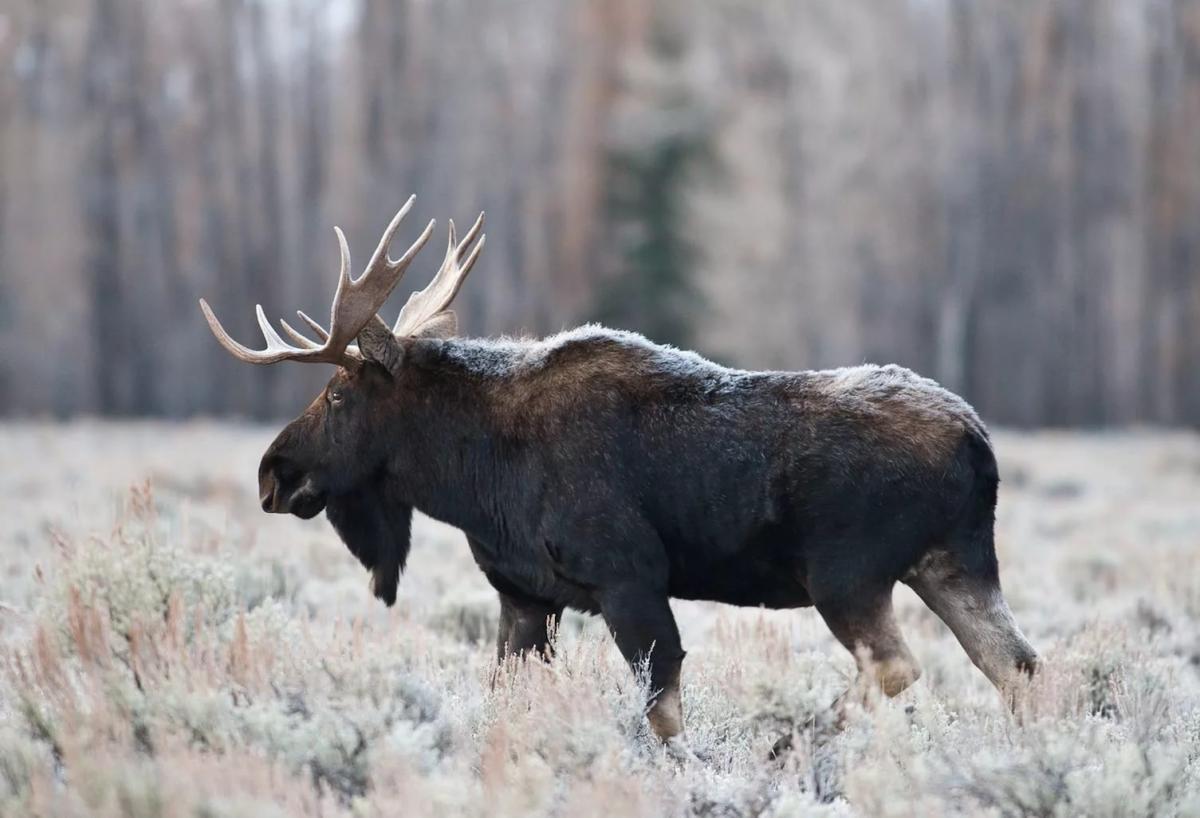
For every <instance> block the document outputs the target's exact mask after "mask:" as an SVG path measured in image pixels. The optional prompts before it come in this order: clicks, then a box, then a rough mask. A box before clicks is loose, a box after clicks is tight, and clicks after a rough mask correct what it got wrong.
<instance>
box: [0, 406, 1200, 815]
mask: <svg viewBox="0 0 1200 818" xmlns="http://www.w3.org/2000/svg"><path fill="white" fill-rule="evenodd" d="M270 437H271V430H268V429H263V428H256V427H233V426H217V425H197V424H193V425H188V426H164V425H148V424H142V425H111V424H91V423H79V424H73V425H70V426H54V425H48V424H47V425H42V424H20V425H9V426H5V427H0V451H3V452H4V453H5V461H6V462H5V465H6V467H7V468H6V469H5V470H4V473H3V476H2V477H0V479H2V480H3V481H4V482H3V485H2V486H0V488H2V489H3V492H2V494H0V496H2V497H3V498H4V500H3V502H4V504H5V505H4V507H3V509H2V511H3V517H4V519H5V520H6V524H5V527H4V528H3V530H2V531H0V576H2V577H3V579H2V584H0V605H2V607H0V639H2V640H3V646H2V650H3V653H2V658H3V664H2V667H0V815H5V816H16V815H55V816H59V815H66V816H72V815H80V816H85V815H86V816H93V815H95V816H116V815H122V816H126V815H127V816H159V815H163V816H191V815H204V816H218V815H220V816H224V815H247V816H263V815H293V814H300V815H303V814H311V815H322V816H337V815H381V816H384V815H388V816H390V815H400V814H402V815H405V816H420V815H426V814H428V815H488V816H493V815H498V816H504V815H542V814H546V815H566V816H576V815H578V816H588V815H597V816H599V815H605V816H608V815H621V816H625V815H630V816H634V815H663V814H665V815H684V814H697V815H712V816H742V815H747V816H748V815H771V816H783V815H818V816H820V815H831V816H832V815H839V816H840V815H914V816H937V815H961V814H983V815H1000V816H1008V815H1039V816H1041V815H1045V816H1051V815H1054V816H1057V815H1062V816H1075V815H1112V816H1126V815H1147V816H1160V815H1174V814H1178V815H1197V814H1200V627H1198V623H1200V438H1197V437H1196V436H1190V435H1184V434H1175V435H1167V434H1151V433H1123V434H1119V435H1104V436H1069V435H1002V436H1000V440H999V449H1000V454H1001V460H1002V466H1003V468H1004V472H1005V484H1004V488H1003V490H1002V500H1001V516H1000V530H999V543H1000V547H1001V549H1002V555H1001V561H1002V567H1003V575H1004V582H1005V587H1006V591H1007V594H1008V596H1009V598H1010V602H1011V604H1012V606H1013V608H1014V610H1015V612H1016V614H1017V617H1018V619H1019V620H1020V621H1021V623H1022V625H1023V626H1024V628H1025V630H1026V632H1027V633H1028V635H1029V636H1030V638H1031V639H1032V640H1033V642H1034V643H1035V644H1036V645H1037V646H1038V647H1039V649H1041V650H1042V652H1043V654H1044V656H1045V658H1046V660H1047V671H1046V673H1045V674H1044V675H1043V676H1042V677H1041V679H1040V680H1039V681H1038V683H1037V685H1036V687H1035V689H1034V690H1033V691H1032V698H1031V710H1032V712H1031V714H1030V716H1029V718H1028V719H1027V720H1026V721H1025V723H1024V724H1022V725H1017V724H1014V722H1013V721H1012V719H1010V718H1009V717H1008V716H1007V715H1006V713H1005V712H1004V711H1003V709H1002V707H1001V704H1000V702H999V699H998V697H997V696H996V694H995V693H994V692H993V691H992V690H991V688H990V687H989V686H988V685H987V683H986V681H985V680H984V679H983V677H982V676H981V675H980V674H979V673H978V672H977V671H976V670H975V669H974V668H973V667H971V665H970V663H969V662H968V660H967V659H966V657H965V655H964V654H963V653H962V651H961V650H960V649H959V648H958V647H957V645H956V644H955V643H954V642H953V639H952V637H951V636H950V635H949V633H948V631H946V629H945V628H944V627H943V626H942V625H941V624H940V623H939V622H938V621H937V620H936V619H934V617H933V616H932V615H931V614H929V613H928V612H927V611H926V610H925V609H924V608H922V607H921V606H920V604H919V603H918V602H916V600H915V598H914V597H913V596H912V595H911V594H910V593H908V592H907V590H901V591H897V598H898V604H899V609H900V615H901V618H902V622H903V625H904V628H905V630H906V632H907V634H908V636H909V641H910V643H911V644H912V646H913V648H914V651H915V652H916V653H917V655H918V657H919V658H920V660H921V662H922V665H923V667H924V669H925V676H924V678H923V679H922V680H921V682H920V683H919V684H918V685H917V686H916V687H915V688H914V689H912V690H911V691H909V692H906V693H905V694H904V695H903V696H901V697H900V698H899V699H897V700H896V701H894V702H887V703H884V704H882V705H881V706H880V707H878V708H877V709H876V710H875V711H874V712H873V713H862V714H859V715H857V716H856V717H855V718H853V719H852V721H851V724H850V725H849V727H848V729H847V730H846V731H845V732H843V733H842V734H840V735H836V736H828V735H816V734H814V733H813V732H812V731H811V730H810V729H809V728H808V727H807V726H806V725H807V724H808V722H809V721H810V719H811V717H812V716H813V714H815V713H818V712H820V711H821V710H822V708H824V707H825V706H826V705H827V703H828V702H829V701H830V700H831V699H832V698H833V697H834V695H836V694H837V693H838V692H839V690H840V689H841V687H842V686H843V685H844V684H845V680H846V677H847V676H848V675H849V673H850V671H851V668H852V663H851V661H850V658H849V657H848V656H847V655H846V654H845V653H844V652H843V651H842V650H841V649H840V648H838V647H836V645H835V644H834V643H833V640H832V638H831V637H830V636H829V635H828V633H827V632H826V631H825V629H824V627H823V626H822V625H821V624H820V622H819V620H818V618H817V617H816V615H815V614H814V613H813V612H812V611H795V612H759V611H747V610H736V609H732V608H726V607H722V606H716V605H705V604H697V603H678V604H676V606H675V608H676V612H677V615H678V617H679V619H680V625H681V629H682V631H683V633H684V641H685V645H686V646H687V647H688V649H689V651H690V652H689V655H688V661H687V663H686V664H685V669H684V674H685V678H684V695H685V707H686V712H687V718H688V729H689V735H690V742H691V746H692V747H693V749H694V750H695V752H696V754H697V756H698V758H697V759H696V760H693V761H690V762H687V763H681V762H679V761H677V760H675V759H673V758H671V757H668V756H667V755H666V754H665V753H663V752H662V750H661V749H660V748H659V747H658V745H657V744H656V743H655V742H654V741H652V740H651V739H650V737H649V736H648V735H647V731H646V727H645V725H644V723H643V719H642V717H641V707H640V702H641V701H642V690H640V689H639V687H638V685H637V683H636V682H635V681H634V679H633V678H632V677H631V676H630V674H629V673H628V672H627V670H626V669H625V667H624V666H623V664H622V662H621V660H620V657H619V656H618V655H617V653H616V651H615V649H614V648H613V647H612V646H611V644H610V641H611V640H609V639H608V638H607V636H606V635H605V634H604V632H603V628H602V627H601V626H600V624H599V623H598V622H595V621H592V620H587V619H584V618H582V617H576V616H572V617H569V618H568V619H567V621H566V622H564V623H563V626H562V628H561V634H560V655H559V657H558V660H557V661H556V662H555V663H554V664H553V665H552V666H550V667H545V666H541V665H531V666H521V665H512V666H509V667H506V668H504V670H503V671H502V672H500V673H498V674H497V673H496V672H495V671H494V669H493V667H492V647H491V639H492V633H493V629H494V626H495V617H496V604H495V601H494V599H493V598H492V594H491V593H490V592H489V590H488V588H487V586H486V584H485V582H484V581H483V578H482V577H481V576H480V575H479V573H478V571H477V570H476V569H475V568H474V566H473V564H472V563H471V560H470V556H469V554H468V552H467V549H466V546H465V543H463V542H461V540H460V537H459V535H458V534H457V533H455V532H453V531H451V530H449V529H446V528H445V527H442V526H439V525H437V524H435V523H432V522H429V521H427V520H423V521H421V522H420V523H419V524H418V525H417V527H416V533H415V537H416V540H417V543H416V546H415V548H414V552H413V557H412V559H411V561H410V568H409V572H408V575H407V576H406V577H405V578H404V580H403V582H402V585H401V601H400V603H398V605H397V607H396V608H395V609H394V610H392V611H386V610H385V609H384V608H383V607H382V606H381V605H379V604H378V603H377V602H375V601H374V600H372V599H371V598H370V596H369V594H368V592H367V589H366V583H367V579H366V575H365V573H364V572H363V571H362V570H361V569H360V568H359V567H358V565H357V563H356V562H354V560H353V559H352V558H351V557H350V555H349V554H348V553H347V552H346V551H345V549H344V548H343V547H342V546H341V545H340V544H339V543H338V542H337V541H336V538H335V536H334V534H333V532H332V530H331V529H330V528H329V526H328V525H327V524H326V523H324V522H323V521H313V522H310V523H302V522H300V521H297V520H292V519H283V518H279V517H267V516H265V515H263V514H261V513H260V512H258V511H257V508H256V504H255V491H254V487H253V479H254V473H255V466H256V462H257V458H258V455H259V453H260V452H261V450H262V448H263V447H264V446H265V444H266V442H267V441H268V440H269V439H270ZM131 487H132V489H131ZM793 733H794V740H793V750H792V751H791V752H790V753H789V754H788V755H787V756H786V757H785V758H784V759H783V760H782V761H780V762H773V761H771V760H769V751H770V748H771V746H772V745H773V744H774V742H775V741H776V740H777V739H779V738H780V737H781V736H783V735H789V734H793Z"/></svg>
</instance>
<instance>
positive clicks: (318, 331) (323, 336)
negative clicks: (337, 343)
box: [296, 310, 329, 341]
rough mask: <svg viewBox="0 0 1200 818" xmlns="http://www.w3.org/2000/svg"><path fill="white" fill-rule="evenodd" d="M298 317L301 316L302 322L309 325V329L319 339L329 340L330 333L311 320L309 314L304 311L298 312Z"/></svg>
mask: <svg viewBox="0 0 1200 818" xmlns="http://www.w3.org/2000/svg"><path fill="white" fill-rule="evenodd" d="M296 315H298V316H300V320H301V321H303V322H304V323H306V324H308V328H309V329H311V330H312V331H313V332H315V333H316V334H317V337H318V338H320V339H321V340H322V341H328V340H329V333H328V332H326V330H325V328H324V327H323V326H321V325H320V324H318V323H317V322H316V321H314V320H313V319H312V318H309V317H308V313H306V312H305V311H304V310H296Z"/></svg>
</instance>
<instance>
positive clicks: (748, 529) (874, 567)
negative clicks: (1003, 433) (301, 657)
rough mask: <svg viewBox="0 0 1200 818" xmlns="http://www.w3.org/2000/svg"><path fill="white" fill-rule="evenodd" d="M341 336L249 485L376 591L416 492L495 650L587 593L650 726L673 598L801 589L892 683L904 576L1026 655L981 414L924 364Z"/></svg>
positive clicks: (623, 341)
mask: <svg viewBox="0 0 1200 818" xmlns="http://www.w3.org/2000/svg"><path fill="white" fill-rule="evenodd" d="M359 345H360V347H361V349H362V352H363V354H364V356H365V358H366V360H365V362H364V363H362V364H361V365H359V366H356V367H353V368H350V369H340V370H339V371H338V372H337V374H335V376H334V378H333V379H332V380H331V381H330V384H329V386H328V387H327V388H326V390H325V392H324V393H323V394H322V396H321V397H320V398H319V399H318V401H316V402H315V403H314V404H313V405H312V406H311V407H310V408H309V409H308V410H307V411H306V412H305V413H304V414H303V415H301V417H300V418H298V419H297V420H296V421H294V422H293V423H292V424H291V425H290V426H289V427H288V428H287V429H285V430H284V431H283V432H282V433H281V434H280V436H279V438H278V439H277V440H276V442H275V443H274V444H272V446H271V448H270V449H269V450H268V452H267V453H266V455H264V458H263V463H262V467H261V469H260V481H261V488H262V492H263V504H264V508H267V509H268V510H273V511H290V512H292V513H296V514H299V515H300V516H304V517H311V516H313V515H315V514H316V513H318V512H319V511H320V510H321V509H322V508H325V509H327V510H328V514H329V517H330V519H331V520H332V521H333V522H334V525H335V527H336V528H337V530H338V532H339V534H340V535H341V536H342V538H343V539H344V540H345V541H346V543H347V545H348V546H349V547H350V549H351V550H352V551H353V552H354V553H355V554H356V555H357V556H358V557H359V559H360V560H362V561H363V563H364V564H365V565H367V567H369V568H371V569H372V571H373V572H374V575H375V579H374V587H375V593H376V595H378V596H380V597H381V598H383V599H384V600H385V601H386V602H388V603H389V604H390V603H391V602H392V601H394V599H395V587H396V583H395V580H396V578H397V577H398V574H399V572H400V571H401V570H402V568H403V566H404V561H405V556H406V555H407V552H408V547H409V538H408V534H409V532H408V520H409V515H410V514H411V510H412V509H413V508H416V509H419V510H421V511H422V512H424V513H426V514H428V515H430V516H432V517H434V518H436V519H440V520H443V521H445V522H447V523H449V524H451V525H454V526H456V527H458V528H461V529H462V530H463V531H465V532H466V534H467V537H468V542H469V544H470V547H471V551H472V554H473V555H474V557H475V560H476V562H477V563H478V564H479V566H480V567H481V568H482V569H483V571H484V572H485V573H486V575H487V577H488V579H489V581H490V582H491V583H492V584H493V585H494V586H495V587H496V589H497V591H498V592H499V593H500V597H501V620H500V621H501V628H500V633H499V635H498V639H497V642H498V650H499V652H500V654H501V655H503V654H504V653H505V652H506V651H513V652H523V651H537V652H539V653H541V654H543V655H548V654H549V652H550V637H549V634H548V631H547V626H546V622H547V619H548V618H549V619H554V618H557V617H558V616H559V615H560V614H561V612H562V610H563V609H564V608H565V607H572V608H577V609H580V610H584V611H589V612H592V613H599V614H601V615H603V616H604V618H605V620H606V621H607V623H608V625H609V627H610V629H611V630H612V632H613V634H614V636H615V638H616V640H617V644H618V646H619V647H620V648H621V650H622V652H623V653H624V654H625V655H626V657H627V658H628V659H629V660H630V661H631V662H635V663H636V662H640V661H642V660H644V659H646V658H647V657H649V659H650V667H651V684H652V686H653V687H654V688H655V690H656V691H658V692H659V693H661V697H660V698H656V699H655V704H654V706H653V709H652V713H651V716H652V718H651V723H652V725H653V726H654V728H655V730H656V731H657V732H659V734H660V735H663V736H664V737H670V736H671V735H673V734H674V733H676V732H678V730H680V729H682V723H681V713H682V711H681V709H680V704H679V702H680V699H679V696H678V683H679V674H680V668H681V665H682V660H683V656H684V652H683V649H682V646H681V645H680V643H679V635H678V631H677V629H676V627H675V623H674V620H673V618H672V616H671V611H670V607H669V606H668V604H667V601H668V599H669V598H670V597H672V596H674V597H682V598H691V599H711V600H717V601H723V602H729V603H733V604H738V605H765V606H769V607H781V608H782V607H799V606H806V605H815V606H816V607H817V609H818V611H819V612H820V613H821V615H822V616H823V617H824V618H825V620H826V622H827V623H828V624H829V626H830V628H831V629H832V630H833V632H834V634H835V635H836V636H837V637H838V638H839V639H840V640H841V641H842V643H843V644H845V645H846V647H847V648H848V649H850V650H852V651H853V652H855V654H856V656H857V657H858V658H859V661H860V667H861V668H862V669H863V672H864V674H873V675H869V676H868V675H865V676H864V678H868V677H869V678H872V679H874V680H875V682H874V683H876V684H878V685H880V686H881V687H882V688H883V690H884V692H885V693H887V694H888V695H895V694H896V693H898V692H900V691H901V690H903V689H904V687H906V686H908V685H909V684H911V683H912V682H913V681H915V680H916V678H917V676H918V675H919V673H920V670H919V668H917V666H916V663H915V661H914V660H913V658H912V655H911V653H910V652H909V651H908V648H907V646H906V645H905V644H904V641H903V637H902V636H901V635H900V632H899V629H898V628H897V627H896V623H895V620H894V618H893V616H892V613H891V589H892V586H893V585H894V583H895V582H897V581H900V580H904V581H906V582H909V583H910V584H912V585H913V587H914V588H916V589H917V591H918V593H920V594H921V596H922V597H923V598H924V599H925V600H926V601H927V602H928V603H929V604H930V606H931V607H932V608H933V609H934V610H935V611H936V612H937V613H938V614H939V615H941V616H942V617H943V618H945V619H946V620H947V622H948V624H950V626H951V627H952V628H953V629H954V631H955V633H956V634H957V635H958V636H959V638H960V640H962V641H963V644H964V646H965V647H966V649H967V652H968V653H969V654H970V655H971V657H972V659H974V660H975V662H976V664H978V665H979V666H980V667H981V668H982V669H983V670H984V671H985V672H986V673H987V674H988V675H989V677H990V678H992V680H993V681H994V682H996V683H997V685H998V686H1000V687H1001V688H1002V689H1005V690H1008V689H1009V688H1010V687H1011V680H1012V678H1013V674H1014V673H1015V672H1016V671H1017V670H1018V669H1020V668H1030V667H1032V665H1033V663H1034V662H1035V661H1036V654H1034V652H1033V650H1032V648H1030V647H1029V645H1028V643H1027V642H1026V641H1025V640H1024V637H1022V636H1021V634H1020V631H1019V630H1017V629H1016V626H1015V624H1014V623H1013V622H1012V618H1011V615H1010V614H1008V612H1007V607H1004V606H1003V598H1002V597H1001V596H1000V591H999V580H998V571H997V568H996V559H995V551H994V549H993V546H992V521H993V516H992V515H993V508H994V505H995V499H996V483H997V476H996V468H995V459H994V457H993V455H992V451H991V447H990V445H989V442H988V438H987V433H986V430H985V429H984V427H983V425H982V423H981V422H980V421H979V418H978V417H977V416H976V415H975V413H974V411H972V409H971V408H970V406H968V405H967V404H966V403H965V402H963V401H962V400H961V399H960V398H958V397H956V396H954V395H952V394H951V393H949V392H946V391H945V390H943V389H941V388H940V387H938V386H937V384H935V383H933V382H932V381H929V380H927V379H924V378H920V377H918V376H916V375H914V374H912V373H911V372H908V371H907V370H904V369H900V368H899V367H856V368H852V369H842V370H832V371H822V372H744V371H737V370H730V369H726V368H724V367H720V366H717V365H715V364H712V363H710V362H708V361H706V360H704V359H703V358H700V357H699V356H696V355H694V354H692V353H686V352H680V351H678V350H674V349H670V348H666V347H660V346H656V345H654V344H651V343H649V342H647V341H646V340H645V339H643V338H641V337H640V336H636V335H633V334H630V333H622V332H614V331H610V330H604V329H601V328H596V327H586V328H582V329H580V330H575V331H573V332H569V333H564V334H562V335H560V336H556V337H554V338H551V339H546V340H544V341H525V340H511V339H500V340H497V341H479V340H462V339H445V340H441V339H430V338H420V339H396V338H394V337H392V336H391V334H390V333H388V332H386V331H385V330H382V331H381V330H379V328H378V327H375V328H374V329H370V330H368V331H365V332H364V333H362V334H360V336H359ZM935 553H936V554H939V555H942V556H938V557H936V558H935V557H931V556H930V555H931V554H935ZM947 565H950V566H953V568H952V570H950V569H947V568H946V566H947ZM659 693H656V696H658V695H659Z"/></svg>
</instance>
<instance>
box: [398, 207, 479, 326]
mask: <svg viewBox="0 0 1200 818" xmlns="http://www.w3.org/2000/svg"><path fill="white" fill-rule="evenodd" d="M483 223H484V214H483V213H482V212H481V213H480V214H479V217H478V218H477V219H475V223H474V224H473V225H471V229H470V230H468V231H467V234H466V235H465V236H463V239H462V241H456V240H457V232H456V230H455V227H454V222H453V220H451V222H450V236H449V242H448V244H447V247H446V257H445V259H444V260H443V261H442V266H441V267H440V268H438V271H437V273H436V274H435V275H434V277H433V280H432V281H430V282H429V285H428V286H426V287H425V289H423V290H420V291H419V292H415V293H413V294H412V295H411V296H409V299H408V301H407V302H406V303H405V304H404V308H403V309H402V310H400V316H399V317H398V318H397V319H396V325H395V328H394V329H393V332H394V333H395V334H396V335H401V336H403V335H412V334H414V333H416V332H417V330H418V329H420V327H421V325H423V324H424V323H425V322H427V321H429V320H430V319H432V318H433V317H434V316H436V315H437V314H438V313H440V312H442V311H444V310H445V309H446V308H447V307H449V306H450V302H452V301H453V300H454V297H455V296H457V295H458V291H459V289H461V287H462V285H463V281H465V280H466V277H467V273H469V272H471V268H472V267H474V266H475V262H476V260H478V258H479V252H480V251H481V250H482V249H483V245H484V243H485V242H486V240H487V236H485V235H480V231H481V230H482V229H483ZM476 238H478V239H479V242H478V243H477V244H476V243H475V240H476ZM472 244H474V245H475V246H474V248H473V249H472V248H471V245H472ZM468 249H470V250H471V252H470V255H468V256H467V257H466V259H465V260H464V259H463V255H464V253H466V252H467V250H468Z"/></svg>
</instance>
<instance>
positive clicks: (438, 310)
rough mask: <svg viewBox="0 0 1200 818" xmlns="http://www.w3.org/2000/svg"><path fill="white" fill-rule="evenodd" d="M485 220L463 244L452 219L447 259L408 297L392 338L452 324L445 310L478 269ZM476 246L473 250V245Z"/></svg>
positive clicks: (353, 352)
mask: <svg viewBox="0 0 1200 818" xmlns="http://www.w3.org/2000/svg"><path fill="white" fill-rule="evenodd" d="M483 220H484V214H483V213H480V214H479V217H478V218H477V219H475V224H473V225H471V229H470V230H468V231H467V235H465V236H463V240H462V241H461V242H460V241H458V233H457V232H456V230H455V228H454V220H453V219H451V220H450V240H449V243H448V244H447V247H446V257H445V259H443V260H442V266H441V267H439V268H438V271H437V273H436V274H434V276H433V280H432V281H430V282H429V284H428V285H426V287H425V288H424V289H423V290H418V291H417V292H415V293H413V294H412V295H410V296H409V297H408V301H406V302H405V303H404V307H403V308H402V309H401V310H400V316H399V317H398V318H397V319H396V325H395V327H393V328H392V334H393V335H395V336H397V337H399V338H404V337H411V336H414V335H418V334H420V333H421V331H422V330H423V329H427V328H428V327H429V326H430V325H431V324H432V323H433V322H435V321H449V322H451V323H453V319H454V313H453V312H451V311H449V310H447V309H446V308H447V307H449V306H450V302H452V301H453V300H454V297H455V296H456V295H458V291H459V289H461V288H462V285H463V281H464V280H466V277H467V273H469V272H471V268H472V267H474V266H475V262H476V260H477V259H478V258H479V252H480V251H481V250H483V245H484V243H485V242H486V241H487V235H486V234H484V235H480V232H479V231H480V230H482V229H483ZM476 238H478V239H479V243H478V244H475V239H476ZM473 244H474V247H472V246H471V245H473ZM296 314H297V315H299V316H300V318H301V319H302V320H303V321H304V323H306V324H308V327H309V329H311V330H312V331H313V333H315V334H316V336H317V337H318V338H320V339H321V340H322V341H325V340H326V339H328V338H329V333H328V332H327V331H326V330H325V328H324V327H322V326H321V325H320V323H318V322H317V321H315V320H313V319H312V318H310V317H309V316H307V315H305V314H304V313H303V312H301V311H299V310H297V311H296ZM279 323H281V324H283V328H284V330H285V331H286V332H287V333H288V335H290V336H291V337H292V338H293V339H294V340H295V341H296V342H297V343H300V344H304V345H305V347H308V348H316V347H317V344H316V343H315V342H313V341H312V340H311V339H309V338H306V337H305V336H303V335H301V334H300V333H299V332H296V330H294V329H292V328H291V327H290V326H288V324H287V322H286V321H280V322H279ZM347 353H348V354H349V355H350V356H351V357H360V356H359V353H358V349H357V347H350V348H349V349H348V350H347Z"/></svg>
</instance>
